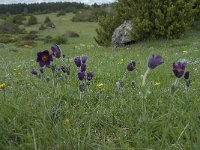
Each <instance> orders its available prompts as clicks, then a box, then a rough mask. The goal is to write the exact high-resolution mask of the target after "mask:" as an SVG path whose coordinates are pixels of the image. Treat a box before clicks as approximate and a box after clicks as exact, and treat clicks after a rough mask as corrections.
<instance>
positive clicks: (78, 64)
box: [74, 56, 81, 67]
mask: <svg viewBox="0 0 200 150" xmlns="http://www.w3.org/2000/svg"><path fill="white" fill-rule="evenodd" d="M74 63H75V64H76V66H77V67H80V66H81V58H80V56H77V57H75V58H74Z"/></svg>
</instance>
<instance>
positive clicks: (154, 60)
mask: <svg viewBox="0 0 200 150" xmlns="http://www.w3.org/2000/svg"><path fill="white" fill-rule="evenodd" d="M162 63H163V58H162V57H161V56H160V55H157V56H155V55H151V56H150V57H149V60H148V67H149V68H150V69H154V68H156V67H157V66H159V65H160V64H162Z"/></svg>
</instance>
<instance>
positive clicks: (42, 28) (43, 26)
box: [39, 24, 47, 30]
mask: <svg viewBox="0 0 200 150" xmlns="http://www.w3.org/2000/svg"><path fill="white" fill-rule="evenodd" d="M45 29H47V27H46V25H44V24H41V25H40V27H39V30H45Z"/></svg>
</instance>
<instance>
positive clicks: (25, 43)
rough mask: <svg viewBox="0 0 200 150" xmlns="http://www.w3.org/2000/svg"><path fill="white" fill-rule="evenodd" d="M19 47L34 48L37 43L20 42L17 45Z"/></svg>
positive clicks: (30, 41) (29, 41)
mask: <svg viewBox="0 0 200 150" xmlns="http://www.w3.org/2000/svg"><path fill="white" fill-rule="evenodd" d="M16 46H17V47H24V48H32V47H34V46H36V42H35V41H32V40H28V41H19V42H17V43H16Z"/></svg>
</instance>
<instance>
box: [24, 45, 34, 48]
mask: <svg viewBox="0 0 200 150" xmlns="http://www.w3.org/2000/svg"><path fill="white" fill-rule="evenodd" d="M24 47H25V48H33V46H31V45H24Z"/></svg>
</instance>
